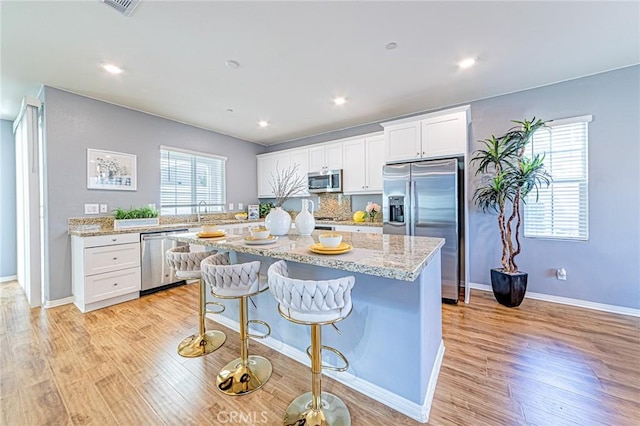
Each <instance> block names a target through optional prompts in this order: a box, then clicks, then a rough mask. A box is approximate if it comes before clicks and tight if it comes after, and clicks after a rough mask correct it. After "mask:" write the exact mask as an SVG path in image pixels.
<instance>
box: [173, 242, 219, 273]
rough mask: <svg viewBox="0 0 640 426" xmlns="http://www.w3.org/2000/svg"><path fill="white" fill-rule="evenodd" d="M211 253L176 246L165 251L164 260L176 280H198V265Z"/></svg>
mask: <svg viewBox="0 0 640 426" xmlns="http://www.w3.org/2000/svg"><path fill="white" fill-rule="evenodd" d="M213 253H216V252H211V251H196V252H192V251H190V250H189V246H188V245H185V246H178V247H174V248H171V249H169V250H167V252H166V254H165V258H166V260H167V263H168V264H169V267H170V268H171V269H173V270H174V271H175V272H176V277H178V278H184V279H189V278H200V263H201V262H202V261H203V260H204V259H205V258H207V257H209V256H211V254H213Z"/></svg>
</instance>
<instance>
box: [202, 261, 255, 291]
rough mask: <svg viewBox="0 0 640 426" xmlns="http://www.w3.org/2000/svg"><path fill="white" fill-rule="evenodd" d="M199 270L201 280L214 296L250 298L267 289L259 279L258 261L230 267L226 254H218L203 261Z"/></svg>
mask: <svg viewBox="0 0 640 426" xmlns="http://www.w3.org/2000/svg"><path fill="white" fill-rule="evenodd" d="M201 269H202V278H203V279H204V281H205V283H207V284H209V286H210V287H211V292H212V293H213V294H214V295H216V296H221V297H240V296H250V295H253V294H256V293H259V292H261V291H263V290H265V289H266V288H267V282H266V281H262V282H261V281H260V279H259V272H260V262H258V261H255V262H247V263H239V264H237V265H230V262H229V255H228V253H224V254H223V253H219V254H216V255H214V256H209V257H208V258H206V259H205V260H203V261H202V264H201Z"/></svg>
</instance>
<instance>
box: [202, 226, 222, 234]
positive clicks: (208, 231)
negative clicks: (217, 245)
mask: <svg viewBox="0 0 640 426" xmlns="http://www.w3.org/2000/svg"><path fill="white" fill-rule="evenodd" d="M217 231H218V225H202V233H203V234H213V233H215V232H217Z"/></svg>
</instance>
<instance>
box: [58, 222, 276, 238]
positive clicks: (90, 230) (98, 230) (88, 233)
mask: <svg viewBox="0 0 640 426" xmlns="http://www.w3.org/2000/svg"><path fill="white" fill-rule="evenodd" d="M263 222H264V219H258V220H235V219H223V220H215V221H206V222H184V223H165V224H160V225H155V226H144V227H137V228H127V229H113V225H111V226H109V225H107V226H105V225H103V224H86V225H82V224H79V225H69V231H68V232H69V235H76V236H78V237H95V236H97V235H116V234H129V233H131V232H162V231H173V230H176V229H194V228H200V227H202V226H204V225H218V226H220V225H235V224H243V223H246V224H252V223H255V224H259V223H263Z"/></svg>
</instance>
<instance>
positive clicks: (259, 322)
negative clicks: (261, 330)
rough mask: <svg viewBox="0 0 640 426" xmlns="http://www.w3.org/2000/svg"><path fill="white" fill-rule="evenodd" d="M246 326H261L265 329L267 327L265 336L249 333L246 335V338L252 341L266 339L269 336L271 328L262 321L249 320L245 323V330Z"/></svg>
mask: <svg viewBox="0 0 640 426" xmlns="http://www.w3.org/2000/svg"><path fill="white" fill-rule="evenodd" d="M248 324H260V325H263V326H265V327H267V332H266V333H265V334H251V333H247V336H248V337H251V338H253V339H266V338H267V337H269V336H270V335H271V326H270V325H269V324H267V323H266V322H264V321H260V320H249V321H247V328H249V327H248Z"/></svg>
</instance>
